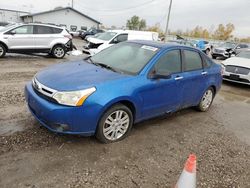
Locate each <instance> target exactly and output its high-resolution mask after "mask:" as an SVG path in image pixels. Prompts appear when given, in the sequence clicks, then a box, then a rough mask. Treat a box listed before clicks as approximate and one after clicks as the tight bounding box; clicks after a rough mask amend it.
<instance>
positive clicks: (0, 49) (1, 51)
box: [0, 44, 6, 58]
mask: <svg viewBox="0 0 250 188" xmlns="http://www.w3.org/2000/svg"><path fill="white" fill-rule="evenodd" d="M5 54H6V48H5V47H4V45H2V44H0V58H1V57H4V56H5Z"/></svg>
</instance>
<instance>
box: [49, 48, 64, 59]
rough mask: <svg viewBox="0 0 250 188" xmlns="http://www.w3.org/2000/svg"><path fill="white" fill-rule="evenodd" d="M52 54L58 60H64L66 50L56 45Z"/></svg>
mask: <svg viewBox="0 0 250 188" xmlns="http://www.w3.org/2000/svg"><path fill="white" fill-rule="evenodd" d="M51 54H52V55H53V57H55V58H57V59H62V58H63V57H64V56H65V54H66V50H65V48H64V47H63V46H62V45H55V46H54V47H53V49H52V51H51Z"/></svg>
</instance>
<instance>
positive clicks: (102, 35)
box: [96, 32, 117, 41]
mask: <svg viewBox="0 0 250 188" xmlns="http://www.w3.org/2000/svg"><path fill="white" fill-rule="evenodd" d="M116 34H117V33H115V32H104V33H100V35H99V36H97V37H96V38H98V39H101V40H105V41H109V40H111V39H112V38H113V37H114V36H115V35H116Z"/></svg>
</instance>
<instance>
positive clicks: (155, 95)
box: [25, 41, 222, 143]
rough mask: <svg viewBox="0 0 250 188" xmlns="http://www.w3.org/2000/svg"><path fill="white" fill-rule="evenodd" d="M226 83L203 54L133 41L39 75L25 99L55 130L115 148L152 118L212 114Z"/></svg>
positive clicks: (46, 70) (218, 69)
mask: <svg viewBox="0 0 250 188" xmlns="http://www.w3.org/2000/svg"><path fill="white" fill-rule="evenodd" d="M221 82H222V76H221V66H220V65H218V64H216V63H214V62H213V61H212V60H211V59H210V58H208V57H207V56H206V55H205V54H204V53H203V52H201V51H199V50H198V49H195V48H191V47H185V46H179V45H173V44H164V43H158V42H152V41H127V42H122V43H119V44H116V45H113V46H111V47H109V48H107V49H105V50H103V51H101V52H99V53H98V54H96V55H94V56H92V57H90V56H89V57H88V58H86V59H85V60H81V61H75V62H71V63H69V62H67V63H60V64H56V65H53V66H51V67H49V68H46V69H45V70H42V71H40V72H38V73H37V74H36V75H35V76H34V79H33V81H32V82H31V83H28V84H27V85H26V87H25V98H26V101H27V104H28V108H29V109H30V111H31V113H32V114H33V116H34V117H35V118H36V119H37V120H38V121H39V122H40V123H41V124H42V125H43V126H45V127H47V128H48V129H49V130H51V131H53V132H58V133H64V134H80V135H85V136H90V135H95V136H96V137H97V138H98V139H99V140H100V141H102V142H104V143H109V142H115V141H119V140H121V139H123V138H125V137H126V136H127V135H128V133H129V131H130V129H131V127H132V125H133V124H134V123H137V122H140V121H143V120H146V119H149V118H152V117H156V116H159V115H163V114H166V113H170V112H175V111H177V110H179V109H182V108H186V107H192V106H195V107H197V108H198V109H199V110H200V111H207V110H208V109H209V107H210V106H211V104H212V101H213V99H214V96H215V94H216V93H217V92H218V91H219V89H220V87H221Z"/></svg>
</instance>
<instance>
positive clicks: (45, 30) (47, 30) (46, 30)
mask: <svg viewBox="0 0 250 188" xmlns="http://www.w3.org/2000/svg"><path fill="white" fill-rule="evenodd" d="M62 30H63V29H60V28H55V27H49V26H40V25H37V26H36V32H35V33H36V34H56V33H61V32H62Z"/></svg>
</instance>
